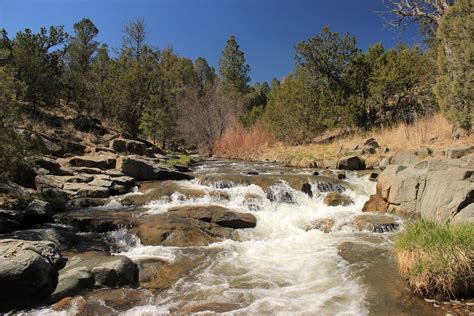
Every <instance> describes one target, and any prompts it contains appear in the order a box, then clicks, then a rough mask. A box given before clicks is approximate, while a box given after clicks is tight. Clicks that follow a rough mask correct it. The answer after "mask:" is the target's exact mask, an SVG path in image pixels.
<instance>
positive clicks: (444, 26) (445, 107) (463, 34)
mask: <svg viewBox="0 0 474 316" xmlns="http://www.w3.org/2000/svg"><path fill="white" fill-rule="evenodd" d="M473 6H474V1H473V0H459V1H456V2H455V4H454V6H452V7H451V8H450V9H449V10H448V11H447V13H446V14H445V15H444V16H443V18H442V19H441V23H440V25H439V27H438V30H437V37H438V43H439V49H438V77H437V78H436V86H435V93H436V96H437V98H438V103H439V105H440V107H441V109H442V111H443V112H444V113H445V114H446V116H447V117H448V118H449V119H450V120H451V121H452V122H453V123H455V125H457V127H461V128H462V129H464V130H470V129H471V128H472V125H473V123H474V101H473V100H474V88H473V87H474V70H473V64H474V48H473V44H472V39H473V38H474V13H473V11H472V8H473Z"/></svg>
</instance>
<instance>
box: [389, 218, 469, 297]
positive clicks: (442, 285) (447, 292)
mask: <svg viewBox="0 0 474 316" xmlns="http://www.w3.org/2000/svg"><path fill="white" fill-rule="evenodd" d="M395 251H396V254H397V258H398V261H399V266H400V269H401V272H402V274H403V275H404V276H405V277H407V278H408V281H409V283H410V285H411V286H413V287H414V289H415V291H416V292H418V293H420V294H422V295H427V296H435V297H438V298H444V299H446V298H452V297H462V296H463V295H465V294H467V291H469V287H470V286H471V287H472V284H474V283H473V282H474V277H473V270H472V269H473V264H474V225H472V224H464V225H457V226H449V225H446V224H436V223H433V222H429V221H425V220H418V221H415V222H412V223H410V224H408V226H407V227H406V229H405V230H404V231H403V232H402V233H401V234H400V235H399V236H398V239H397V241H396V244H395ZM471 290H472V288H471Z"/></svg>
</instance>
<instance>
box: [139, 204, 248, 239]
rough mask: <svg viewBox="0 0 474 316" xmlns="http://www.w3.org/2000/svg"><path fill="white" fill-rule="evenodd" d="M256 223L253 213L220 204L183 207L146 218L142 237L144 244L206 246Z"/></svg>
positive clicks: (140, 224)
mask: <svg viewBox="0 0 474 316" xmlns="http://www.w3.org/2000/svg"><path fill="white" fill-rule="evenodd" d="M255 225H256V219H255V217H254V216H253V215H251V214H245V213H237V212H233V211H231V210H228V209H225V208H223V207H220V206H212V205H211V206H193V207H182V208H176V209H172V210H170V211H168V212H167V213H165V214H157V215H151V216H147V217H144V218H142V219H141V220H140V223H139V226H138V236H139V237H140V239H141V241H142V243H143V244H144V245H163V246H178V247H188V246H206V245H208V244H210V243H213V242H216V241H220V240H223V239H225V238H233V236H234V234H233V231H234V229H238V228H251V227H255Z"/></svg>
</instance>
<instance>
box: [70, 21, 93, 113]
mask: <svg viewBox="0 0 474 316" xmlns="http://www.w3.org/2000/svg"><path fill="white" fill-rule="evenodd" d="M98 34H99V30H98V29H97V28H96V27H95V25H94V23H92V21H91V20H89V19H82V20H81V21H79V22H77V23H75V24H74V36H72V37H70V39H69V44H68V45H67V48H66V56H65V59H66V63H67V71H65V74H66V78H67V79H68V80H67V85H68V86H69V89H68V91H69V94H70V95H69V98H71V99H72V100H74V101H75V102H76V103H77V104H78V106H79V109H80V110H85V111H86V112H88V113H90V112H91V110H92V109H91V108H90V107H91V101H92V98H93V96H94V92H93V91H94V89H95V87H96V85H95V84H94V81H93V75H92V72H91V67H92V63H93V60H94V57H95V54H96V52H97V49H98V47H99V43H98V42H97V41H96V40H95V38H96V37H97V35H98Z"/></svg>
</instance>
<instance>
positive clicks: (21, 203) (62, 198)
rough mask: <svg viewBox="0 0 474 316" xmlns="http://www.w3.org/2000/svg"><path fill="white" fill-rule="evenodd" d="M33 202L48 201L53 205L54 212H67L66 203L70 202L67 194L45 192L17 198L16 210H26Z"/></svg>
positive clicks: (54, 191)
mask: <svg viewBox="0 0 474 316" xmlns="http://www.w3.org/2000/svg"><path fill="white" fill-rule="evenodd" d="M33 200H41V201H46V202H48V203H50V204H51V207H52V209H53V211H55V212H63V211H65V210H66V202H67V201H68V200H69V198H68V197H67V195H66V193H64V192H62V191H58V190H52V189H51V190H45V191H43V192H39V193H33V194H24V195H21V196H18V197H17V200H16V204H15V206H14V207H15V208H16V209H24V208H26V207H27V206H28V204H30V203H31V202H32V201H33Z"/></svg>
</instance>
